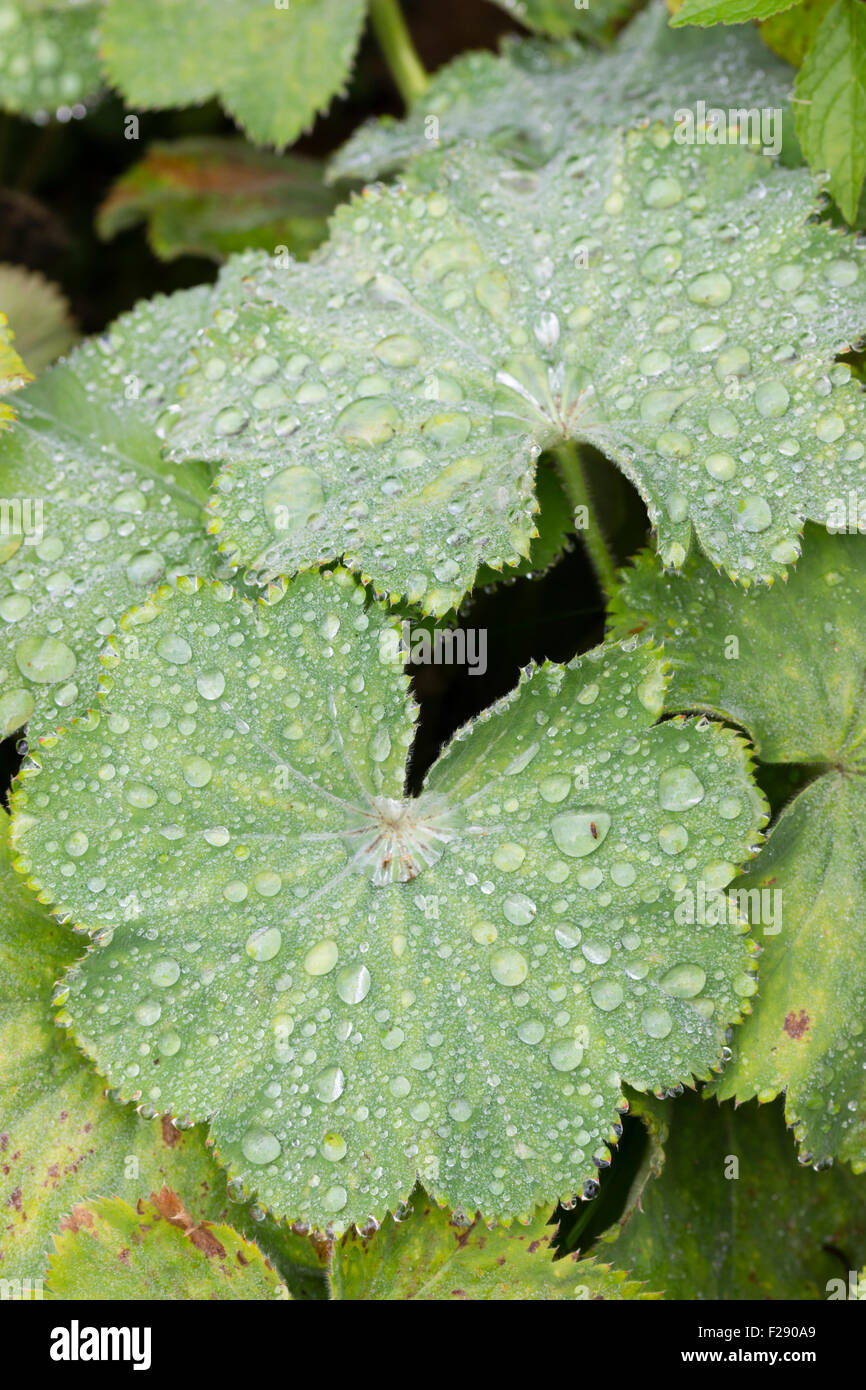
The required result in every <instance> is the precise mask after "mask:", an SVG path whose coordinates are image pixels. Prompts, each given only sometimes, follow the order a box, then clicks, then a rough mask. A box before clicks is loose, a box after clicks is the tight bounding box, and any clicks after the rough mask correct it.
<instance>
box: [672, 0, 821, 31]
mask: <svg viewBox="0 0 866 1390" xmlns="http://www.w3.org/2000/svg"><path fill="white" fill-rule="evenodd" d="M796 4H799V0H685V3H684V4H683V5H681V6H680V7H679V9H678V10H677V12H676V14H675V15H674V16H673V17H672V19H671V26H672V27H673V28H679V26H680V25H683V24H702V25H707V24H745V23H746V22H747V21H748V20H751V19H768V18H769V17H770V15H774V14H778V13H779V11H780V10H789V9H790V8H791V6H792V5H796Z"/></svg>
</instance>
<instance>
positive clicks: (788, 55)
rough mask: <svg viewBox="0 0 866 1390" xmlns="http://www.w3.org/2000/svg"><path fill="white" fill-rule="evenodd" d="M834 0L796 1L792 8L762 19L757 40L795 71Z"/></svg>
mask: <svg viewBox="0 0 866 1390" xmlns="http://www.w3.org/2000/svg"><path fill="white" fill-rule="evenodd" d="M835 3H836V0H800V3H799V4H798V5H795V6H794V7H793V8H792V9H789V10H783V11H782V13H781V14H777V15H773V17H772V18H771V19H765V20H764V22H763V24H762V25H761V38H762V39H763V40H764V43H765V44H767V46H768V47H769V48H771V49H772V50H773V52H774V53H777V54H778V55H779V57H780V58H784V59H785V62H787V63H793V65H794V67H795V68H798V67H799V66H800V64H801V63H802V61H803V59H804V58H805V56H806V52H807V50H808V48H809V45H810V44H811V42H812V40H813V39H814V37H815V34H816V32H817V30H818V26H819V25H820V23H821V21H822V19H823V18H824V16H825V14H826V13H827V11H828V10H829V9H830V7H831V6H832V5H834V4H835Z"/></svg>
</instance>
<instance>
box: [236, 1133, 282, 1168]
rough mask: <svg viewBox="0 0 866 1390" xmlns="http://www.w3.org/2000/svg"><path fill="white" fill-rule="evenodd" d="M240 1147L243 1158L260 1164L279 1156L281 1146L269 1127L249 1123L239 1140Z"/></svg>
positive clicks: (269, 1161) (271, 1161) (270, 1161)
mask: <svg viewBox="0 0 866 1390" xmlns="http://www.w3.org/2000/svg"><path fill="white" fill-rule="evenodd" d="M241 1149H242V1151H243V1155H244V1158H246V1159H248V1161H249V1162H250V1163H255V1164H256V1165H259V1166H260V1165H262V1164H265V1163H273V1161H274V1159H275V1158H279V1156H280V1154H281V1153H282V1151H283V1146H282V1144H281V1143H280V1141H279V1139H278V1138H277V1136H276V1135H275V1134H272V1133H271V1131H270V1130H269V1129H264V1128H262V1126H261V1125H251V1126H250V1128H249V1129H248V1130H247V1132H246V1134H245V1135H244V1137H243V1139H242V1140H241Z"/></svg>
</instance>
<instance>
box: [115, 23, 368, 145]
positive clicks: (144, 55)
mask: <svg viewBox="0 0 866 1390" xmlns="http://www.w3.org/2000/svg"><path fill="white" fill-rule="evenodd" d="M366 9H367V0H292V3H291V4H290V5H287V6H280V7H277V6H276V5H275V4H274V3H273V0H233V3H232V4H224V3H221V4H218V5H214V4H212V3H211V0H106V6H105V11H104V17H103V20H102V54H103V58H104V60H105V66H106V70H107V72H108V75H109V78H110V79H111V81H112V82H113V83H114V84H115V86H117V87H118V88H119V89H120V91H121V92H122V93H123V95H124V97H125V98H126V100H127V102H128V103H129V104H130V105H132V106H139V107H154V106H159V107H164V106H191V105H193V104H194V103H196V102H201V101H204V100H206V99H207V98H208V97H211V96H218V97H219V98H220V100H221V101H222V103H223V105H224V106H225V108H226V110H227V111H228V112H229V114H230V115H231V116H233V117H234V119H235V120H236V121H237V122H238V124H239V125H241V126H242V127H243V129H244V130H245V131H246V133H247V135H248V136H249V138H250V139H251V140H253V141H254V142H255V143H256V144H260V145H276V146H277V147H278V148H279V149H285V147H286V146H287V145H291V144H292V143H293V141H294V140H296V139H297V137H298V136H299V135H300V134H301V133H302V132H303V131H304V130H306V129H307V128H308V127H309V126H310V125H312V123H313V121H314V119H315V117H316V115H317V114H318V113H319V112H321V111H324V110H326V109H327V107H328V106H329V105H330V103H331V99H332V98H333V97H334V96H335V95H336V94H337V93H338V92H339V91H340V90H341V89H342V88H343V86H344V84H345V82H346V80H347V78H348V76H349V74H350V72H351V69H352V63H353V61H354V57H355V51H356V49H357V47H358V42H359V39H360V37H361V30H362V28H363V25H364V19H365V15H366Z"/></svg>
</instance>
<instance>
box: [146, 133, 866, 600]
mask: <svg viewBox="0 0 866 1390" xmlns="http://www.w3.org/2000/svg"><path fill="white" fill-rule="evenodd" d="M479 188H480V189H483V190H484V191H483V193H482V194H481V196H480V197H479V196H478V190H479ZM813 206H814V189H813V185H812V182H811V179H810V177H809V175H808V174H807V173H806V172H805V171H803V170H797V171H787V170H784V169H781V168H779V167H774V166H772V165H771V164H769V163H768V161H767V160H766V159H765V158H764V157H763V156H761V155H757V154H755V153H753V152H751V151H749V150H746V149H743V148H740V147H734V146H725V147H720V146H685V145H681V144H679V143H677V142H676V141H675V140H674V139H673V138H672V136H671V134H670V133H669V132H667V131H664V130H661V129H659V128H654V129H650V130H639V131H632V132H629V133H627V134H623V133H619V132H601V133H598V134H597V137H596V139H595V140H594V141H593V142H592V148H591V149H589V150H587V151H586V152H585V153H581V154H572V153H564V152H562V153H560V154H558V155H556V156H554V158H553V159H551V160H550V161H549V163H547V164H546V165H545V166H544V167H543V168H541V169H539V170H536V171H528V170H523V171H518V170H516V169H515V168H514V166H513V165H512V164H510V163H508V162H506V161H504V160H502V161H499V160H497V159H496V158H495V157H494V156H492V155H487V156H485V155H484V154H482V153H480V152H477V151H472V150H466V149H464V150H462V151H460V152H458V153H457V154H455V155H453V156H446V157H437V156H430V157H429V158H428V160H426V161H421V162H420V163H416V164H415V166H414V168H413V171H412V172H411V174H410V176H409V177H408V180H407V184H406V185H405V186H402V185H401V186H397V187H395V188H385V189H375V190H371V191H369V192H368V194H367V195H366V196H365V197H364V198H363V199H361V200H356V201H354V202H353V203H352V204H351V205H349V206H348V207H345V208H341V209H340V210H339V211H338V212H337V215H336V217H335V220H334V224H333V232H332V237H331V240H330V241H329V243H328V244H327V246H326V247H325V248H323V250H322V252H321V253H319V254H318V255H316V256H315V257H314V259H313V261H312V262H311V263H310V264H309V265H308V266H301V267H297V266H295V267H291V268H289V269H284V268H281V267H279V266H276V265H274V264H273V263H270V262H267V261H265V260H264V259H263V258H262V259H255V258H250V259H248V260H246V261H244V260H240V261H238V262H237V263H235V264H234V265H233V266H231V267H230V268H229V271H228V272H227V273H226V275H225V279H224V282H223V287H222V290H221V292H219V294H218V301H219V304H220V309H219V311H218V313H217V315H216V319H217V325H216V327H215V328H214V329H213V330H212V331H211V332H210V334H209V335H208V341H207V343H206V344H205V345H203V347H202V349H201V350H200V353H199V363H198V369H197V370H196V371H195V373H192V374H190V376H189V378H188V380H187V382H186V386H185V400H184V403H183V407H182V411H181V415H180V419H179V422H178V424H177V426H176V428H175V429H174V430H173V431H172V433H171V434H170V436H169V441H168V442H169V446H170V452H171V456H173V457H175V458H179V459H190V458H199V457H205V458H207V459H209V460H212V461H214V462H219V463H221V464H222V465H223V467H222V469H221V472H220V475H219V477H218V479H217V483H216V486H215V495H214V498H213V501H212V510H213V512H214V523H213V529H214V530H215V531H216V532H217V533H218V534H219V537H220V541H221V545H222V547H223V549H225V550H226V552H227V553H228V555H229V557H230V558H231V559H232V561H233V562H235V563H240V564H243V565H244V566H245V567H246V568H247V570H248V571H249V572H250V574H251V575H252V576H253V577H254V578H257V579H260V580H261V579H267V578H268V577H270V576H272V575H276V574H279V573H283V572H286V573H288V572H292V571H294V570H297V569H302V568H306V567H308V566H310V565H312V564H315V563H316V562H318V561H322V560H328V559H334V558H337V557H339V556H341V555H342V556H343V557H344V558H345V562H346V563H347V564H348V565H349V566H350V567H351V568H353V569H356V570H358V571H359V572H360V573H361V574H362V575H364V576H366V577H369V578H370V579H371V580H372V582H373V584H374V586H375V587H376V589H377V590H379V591H381V592H388V593H390V594H391V595H394V596H398V595H405V596H406V597H408V598H409V599H410V600H411V601H414V602H418V603H420V604H422V605H423V607H424V609H425V610H426V611H428V612H433V613H443V612H445V611H447V609H448V608H450V607H451V606H452V605H453V604H455V603H456V602H458V601H459V599H460V598H461V596H462V595H463V594H464V593H465V592H466V590H467V589H468V588H469V587H470V586H471V585H472V582H473V578H474V575H475V573H476V570H477V567H478V565H479V564H480V563H481V562H486V563H488V564H492V565H494V566H496V567H501V566H502V565H509V564H514V563H516V562H517V560H518V559H519V557H520V556H521V555H522V554H525V553H526V550H527V547H528V545H529V541H530V537H531V535H532V533H533V521H532V514H533V509H534V506H535V502H534V498H533V493H532V477H533V468H534V462H535V459H536V457H537V456H538V454H539V452H540V451H541V450H542V449H545V448H549V447H552V446H554V445H556V444H557V443H558V442H561V441H562V440H563V438H573V439H577V440H584V441H587V442H589V443H591V444H594V445H595V446H597V447H598V448H599V449H600V450H602V452H604V453H605V454H606V455H607V456H608V457H609V458H611V459H613V460H614V461H615V462H616V463H617V464H618V465H619V466H620V467H621V468H622V469H623V471H624V472H625V473H626V474H627V475H628V476H629V477H630V478H631V479H632V481H633V482H634V483H635V485H636V486H637V488H638V489H639V491H640V492H641V494H642V496H643V498H644V500H645V501H646V504H647V506H648V509H649V513H650V517H651V519H652V521H653V523H654V525H655V526H656V528H657V531H658V536H659V548H660V550H661V554H662V557H663V559H664V560H665V562H666V563H668V564H670V565H674V566H679V565H681V564H682V562H683V560H684V559H685V556H686V554H687V552H688V550H689V547H690V545H691V542H692V537H693V533H696V535H697V538H698V540H699V541H700V544H701V546H702V548H703V549H704V550H705V551H706V552H707V554H708V555H709V556H710V558H711V559H712V560H713V561H714V563H716V564H721V565H723V566H724V567H725V568H726V569H727V570H728V572H729V573H730V574H731V575H733V576H735V577H736V578H737V579H739V580H740V581H742V582H744V583H746V584H748V583H751V582H753V581H755V580H761V579H770V578H772V577H774V576H776V575H779V574H781V573H783V572H784V569H785V566H786V565H788V564H790V563H791V562H792V561H793V560H794V559H795V558H796V556H797V554H798V551H799V545H798V533H799V532H800V530H801V528H802V523H803V519H804V518H805V517H807V516H812V517H822V516H823V515H824V513H825V509H826V506H827V504H828V501H829V499H830V498H831V497H832V496H835V495H836V494H837V492H838V491H839V489H840V487H841V488H843V489H844V488H846V487H852V486H856V485H857V483H858V482H859V481H860V480H862V478H863V477H864V473H866V443H864V439H866V424H864V422H866V407H864V400H863V393H862V391H861V389H860V387H859V385H858V384H857V383H855V382H851V381H850V380H849V376H850V373H849V370H848V368H847V367H845V366H844V365H840V364H838V363H834V356H835V354H837V353H838V352H840V351H844V350H845V348H846V346H847V345H848V344H849V343H851V342H852V340H854V339H856V338H857V337H858V336H859V335H860V334H862V332H863V329H864V326H866V262H864V257H863V251H862V248H861V249H858V248H857V247H856V246H855V245H854V243H853V242H851V241H847V240H845V239H842V238H840V237H839V236H838V235H837V234H835V233H832V232H831V231H830V230H829V229H827V228H826V227H824V226H822V225H818V224H816V223H814V222H810V221H809V220H808V219H809V216H810V213H811V211H812V208H813ZM563 228H567V235H566V234H564V233H563ZM780 326H781V329H782V331H783V333H784V340H783V342H782V345H781V347H780V345H779V337H778V334H779V330H780ZM374 463H375V466H373V464H374ZM446 518H447V520H445V519H446ZM443 521H444V524H443Z"/></svg>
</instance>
